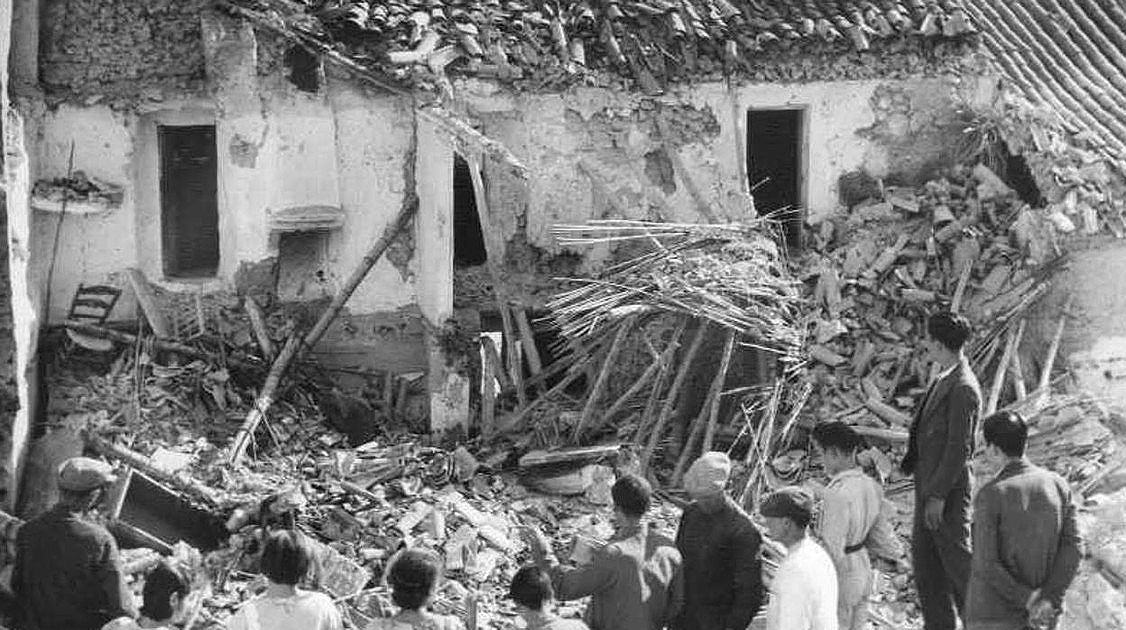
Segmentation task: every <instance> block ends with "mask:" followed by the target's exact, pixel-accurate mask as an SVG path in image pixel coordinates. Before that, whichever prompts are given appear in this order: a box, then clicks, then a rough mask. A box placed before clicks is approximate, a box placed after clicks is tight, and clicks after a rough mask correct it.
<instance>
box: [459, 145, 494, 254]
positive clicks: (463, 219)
mask: <svg viewBox="0 0 1126 630" xmlns="http://www.w3.org/2000/svg"><path fill="white" fill-rule="evenodd" d="M487 259H488V253H487V250H486V249H485V235H484V233H483V232H482V231H481V217H479V216H478V215H477V196H476V195H475V194H474V192H473V176H472V175H471V174H470V172H469V162H467V161H466V160H465V159H464V158H462V157H461V156H460V155H454V266H455V267H476V266H477V265H483V264H485V261H486V260H487Z"/></svg>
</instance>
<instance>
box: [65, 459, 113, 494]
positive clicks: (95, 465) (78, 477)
mask: <svg viewBox="0 0 1126 630" xmlns="http://www.w3.org/2000/svg"><path fill="white" fill-rule="evenodd" d="M116 480H117V475H115V474H113V466H110V465H109V464H107V463H105V462H102V461H98V460H96V459H91V458H89V457H71V458H70V459H68V460H66V461H65V462H63V463H62V465H61V466H59V489H60V490H68V491H70V492H87V491H89V490H93V489H94V488H100V487H102V486H104V485H106V484H110V483H113V482H114V481H116Z"/></svg>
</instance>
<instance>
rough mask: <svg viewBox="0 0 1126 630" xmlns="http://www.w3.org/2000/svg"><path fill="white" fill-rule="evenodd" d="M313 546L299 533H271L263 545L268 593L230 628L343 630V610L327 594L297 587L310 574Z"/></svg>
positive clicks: (250, 603) (245, 609)
mask: <svg viewBox="0 0 1126 630" xmlns="http://www.w3.org/2000/svg"><path fill="white" fill-rule="evenodd" d="M313 553H314V552H313V547H312V545H311V544H310V543H309V540H308V539H307V538H306V537H305V535H304V534H302V533H301V532H299V531H296V530H292V529H281V530H276V531H273V532H271V533H270V534H269V535H268V536H267V537H266V542H265V544H263V546H262V558H261V567H262V575H264V576H265V577H266V581H267V585H266V591H265V593H263V594H261V595H259V596H258V597H255V598H254V599H252V600H250V601H248V602H246V603H245V604H243V606H242V608H240V609H239V611H238V612H237V613H235V616H234V617H232V618H231V620H230V622H229V623H228V625H227V627H228V628H230V630H340V629H341V628H343V621H342V620H341V617H340V611H338V610H337V609H336V606H335V605H334V604H333V603H332V599H330V598H329V597H328V596H327V595H325V594H324V593H317V592H314V591H306V590H304V589H301V588H298V587H297V584H298V583H300V582H301V580H302V579H304V578H305V576H306V575H307V574H308V573H309V568H310V566H311V565H312V563H313Z"/></svg>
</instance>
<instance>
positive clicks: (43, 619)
mask: <svg viewBox="0 0 1126 630" xmlns="http://www.w3.org/2000/svg"><path fill="white" fill-rule="evenodd" d="M115 479H116V477H115V476H114V475H113V469H112V468H111V467H110V465H109V464H106V463H104V462H100V461H98V460H95V459H90V458H88V457H73V458H71V459H68V460H66V461H65V462H63V463H62V465H61V466H60V467H59V475H58V485H59V501H58V503H56V504H55V506H54V507H52V508H51V509H50V510H49V511H47V512H46V513H44V514H42V515H41V516H39V517H36V518H34V519H32V520H30V521H28V522H27V524H25V525H24V526H23V527H22V528H21V529H20V532H19V535H18V536H17V538H16V565H15V568H14V570H13V572H12V590H13V591H14V592H15V595H16V599H17V600H18V601H19V602H20V604H21V606H22V616H23V627H24V628H27V629H29V630H54V629H57V628H58V629H61V628H66V629H67V630H95V629H97V628H101V627H102V626H103V625H105V624H106V623H107V622H109V621H111V620H113V619H116V618H118V617H134V616H136V615H135V611H134V604H133V597H132V595H131V594H130V593H129V590H128V589H127V588H126V586H125V576H124V574H123V572H122V569H121V561H120V559H119V557H118V552H117V543H115V542H114V540H113V536H111V535H110V533H109V532H108V531H106V529H105V528H104V527H102V526H100V525H97V524H95V523H93V522H91V521H89V520H87V518H86V515H87V513H88V512H89V511H90V510H92V509H93V508H94V506H95V505H97V504H98V502H99V501H100V500H101V498H102V494H103V492H104V490H105V488H106V487H107V486H108V485H109V484H111V483H113V482H114V481H115Z"/></svg>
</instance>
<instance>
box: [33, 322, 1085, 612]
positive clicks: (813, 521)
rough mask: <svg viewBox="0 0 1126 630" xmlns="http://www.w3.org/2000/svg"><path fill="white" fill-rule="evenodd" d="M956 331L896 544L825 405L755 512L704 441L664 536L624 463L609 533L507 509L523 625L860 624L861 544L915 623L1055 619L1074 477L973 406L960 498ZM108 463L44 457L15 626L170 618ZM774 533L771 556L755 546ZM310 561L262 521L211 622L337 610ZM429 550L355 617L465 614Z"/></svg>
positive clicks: (938, 350) (513, 587) (185, 592)
mask: <svg viewBox="0 0 1126 630" xmlns="http://www.w3.org/2000/svg"><path fill="white" fill-rule="evenodd" d="M970 332H971V331H970V329H969V325H968V323H967V322H966V320H965V319H964V318H962V317H959V316H957V315H954V314H950V313H938V314H936V315H934V316H932V317H931V318H930V320H929V322H928V341H927V352H928V355H929V357H930V359H931V360H932V361H933V363H934V364H936V365H937V366H938V368H939V373H938V375H937V378H935V379H934V380H933V381H932V382H931V383H930V385H929V387H928V389H927V393H926V395H925V396H924V398H923V400H922V402H921V404H920V406H919V408H918V409H917V411H916V414H915V418H914V422H913V424H912V426H911V431H910V440H909V445H908V451H907V455H906V457H905V459H904V461H903V462H902V464H901V470H902V472H903V473H904V474H905V475H910V476H912V477H913V478H914V484H915V518H914V521H913V528H912V533H911V552H910V554H905V553H904V551H903V547H902V545H901V544H900V541H899V540H898V539H897V537H896V534H895V532H894V531H893V530H892V528H891V526H890V524H889V522H888V518H887V515H886V507H885V506H886V501H885V500H884V496H883V490H882V486H881V484H880V482H879V481H878V480H877V479H876V478H874V476H873V475H870V474H868V473H867V472H866V471H865V470H864V469H863V468H862V466H861V462H860V460H859V459H858V454H859V453H860V452H861V449H862V448H863V446H864V444H863V442H864V441H863V439H862V438H861V437H860V435H859V434H858V433H857V431H856V430H855V429H854V428H853V427H850V426H848V425H846V424H843V423H840V422H824V423H821V424H818V425H816V426H815V427H814V428H813V430H812V432H811V437H812V443H813V447H814V448H815V449H816V451H817V452H818V454H819V455H820V460H821V462H822V465H823V467H824V472H825V474H826V475H827V477H828V483H827V485H826V486H825V487H824V490H823V492H821V493H820V495H819V496H818V497H815V496H814V495H813V494H811V493H810V492H809V491H808V490H806V489H805V488H802V487H796V486H791V487H785V488H780V489H778V490H776V491H774V492H772V493H770V494H769V495H767V496H765V497H764V498H763V499H762V500H761V502H760V503H759V505H758V506H757V512H758V516H759V522H756V521H755V520H754V519H752V517H751V516H750V515H748V514H747V512H745V511H744V509H743V508H742V507H741V506H740V505H738V504H737V503H736V502H735V501H734V500H733V499H732V498H731V497H730V496H729V495H728V494H727V492H726V488H727V485H728V481H729V478H730V476H731V472H732V471H731V469H732V465H731V460H730V459H729V458H728V456H727V455H726V454H724V453H719V452H709V453H705V454H703V455H702V456H701V457H700V458H699V459H697V460H696V461H695V462H694V463H693V464H692V466H691V467H690V468H689V470H688V472H687V474H686V476H685V490H686V491H687V493H688V496H689V498H690V499H691V503H690V504H689V505H688V506H687V507H686V508H685V509H684V512H683V514H682V516H681V520H680V524H679V527H678V528H677V532H676V536H675V538H669V537H667V536H665V535H664V534H662V533H660V532H659V531H657V530H656V528H654V527H651V526H650V524H649V523H648V521H647V519H646V513H647V512H648V511H649V508H650V502H651V499H652V488H651V486H650V484H649V482H648V481H646V480H645V479H644V478H642V477H639V476H637V475H634V474H623V475H621V476H620V477H619V478H618V479H617V481H616V483H614V485H613V487H612V491H611V495H612V498H613V523H614V529H615V533H614V535H613V537H612V538H611V539H610V540H609V541H607V543H606V544H605V545H604V546H603V547H601V548H599V549H597V550H596V551H595V552H594V553H593V555H592V557H591V558H590V559H589V561H587V562H583V563H581V564H579V565H578V566H565V565H563V564H561V563H560V562H559V561H558V560H557V559H556V557H555V555H554V553H553V550H552V545H551V544H550V541H549V540H548V539H547V537H546V536H545V535H544V534H543V532H541V531H539V530H537V529H535V528H530V527H524V528H522V530H521V534H522V538H523V540H524V542H525V543H526V544H527V547H528V550H529V552H530V562H529V563H528V564H527V565H526V566H523V567H522V568H520V569H519V570H518V571H517V572H516V574H515V576H514V577H513V578H512V581H511V584H510V586H509V589H508V596H509V597H510V598H511V599H512V601H513V602H514V604H515V606H516V608H517V611H518V612H519V616H520V618H521V619H522V622H521V624H520V625H521V626H522V627H526V628H529V629H531V630H581V629H584V628H590V629H593V630H661V629H662V628H670V629H673V630H745V629H747V628H766V629H767V630H837V629H838V628H840V629H847V630H861V629H863V628H866V627H868V624H869V616H870V615H869V611H868V601H869V599H870V596H871V595H872V593H873V590H874V576H875V573H876V572H875V570H874V565H873V563H874V562H875V563H881V562H882V563H893V564H897V565H898V566H899V568H900V569H904V568H907V567H911V568H912V570H913V572H914V577H915V584H916V587H917V591H918V595H919V603H920V608H921V610H922V615H923V620H924V624H925V628H926V630H954V628H956V627H957V625H958V620H959V619H960V620H961V625H962V627H964V628H965V629H966V630H1028V629H1029V628H1036V629H1044V628H1052V627H1054V625H1055V624H1056V623H1057V619H1058V616H1059V612H1060V608H1061V602H1062V599H1063V595H1064V592H1065V591H1066V589H1067V587H1068V585H1069V584H1070V582H1071V580H1072V579H1073V577H1074V575H1075V572H1076V569H1077V566H1078V562H1079V558H1080V539H1079V535H1078V532H1077V529H1076V522H1075V507H1074V505H1073V503H1072V498H1071V492H1070V490H1069V488H1068V486H1067V484H1066V483H1065V482H1064V481H1063V480H1062V479H1061V478H1060V477H1059V476H1057V475H1055V474H1053V473H1051V472H1048V471H1046V470H1043V469H1041V468H1039V467H1037V466H1035V465H1034V464H1032V463H1031V462H1029V461H1028V460H1027V459H1026V458H1025V456H1024V453H1025V445H1026V443H1027V439H1028V425H1027V423H1026V422H1025V420H1024V418H1022V417H1021V416H1020V415H1018V414H1016V413H1012V412H1008V411H1003V412H1000V413H997V414H994V415H991V416H989V417H987V418H985V419H984V420H982V421H981V422H980V425H981V427H980V433H981V436H982V440H981V441H982V446H983V449H984V455H985V456H986V457H987V458H989V459H991V460H992V461H994V462H996V463H997V464H998V465H999V468H1000V472H999V473H998V474H997V475H996V476H995V477H994V478H993V479H992V480H990V481H989V482H988V483H986V484H985V485H984V486H983V487H982V488H981V489H980V490H979V491H978V492H977V495H976V497H975V498H974V499H973V511H972V515H971V493H970V479H971V470H970V460H971V458H972V457H973V455H974V447H975V442H976V439H975V436H976V434H977V433H978V425H979V422H978V416H979V414H980V408H981V396H980V388H979V387H978V383H977V380H976V378H975V377H974V375H973V372H972V370H971V369H970V367H969V364H968V362H967V361H966V357H965V355H964V353H963V351H962V348H963V346H964V345H965V342H966V340H967V339H968V338H969V336H970ZM113 479H114V475H113V471H112V468H111V467H110V466H109V465H108V464H105V463H103V462H99V461H97V460H93V459H88V458H75V459H72V460H68V461H67V462H66V463H64V464H63V466H62V467H61V468H60V470H59V479H58V482H59V483H58V485H59V489H60V501H59V503H58V504H57V505H56V506H55V507H54V508H53V509H52V510H50V511H49V512H47V513H46V514H44V515H42V516H40V517H37V518H35V519H33V520H31V521H29V522H28V523H27V524H26V525H24V526H23V527H22V528H21V530H20V533H19V536H18V539H17V552H16V566H15V570H14V573H13V590H14V592H15V594H16V598H17V602H18V603H19V605H20V608H21V612H22V625H23V627H24V628H26V629H27V630H56V629H58V630H64V629H65V630H98V629H101V628H105V629H108V630H133V629H136V628H162V627H172V626H174V625H175V624H176V623H178V622H179V621H180V619H181V618H182V616H183V615H184V612H185V610H186V609H187V608H188V605H187V602H188V601H189V600H190V599H191V588H192V585H191V581H190V579H189V577H188V576H186V575H184V574H183V572H182V571H181V570H180V569H178V568H177V567H176V566H174V565H173V564H170V563H164V564H161V565H160V566H158V567H157V568H156V569H154V570H153V571H151V572H150V573H149V574H148V575H147V576H146V577H145V582H144V592H143V596H144V602H143V605H142V606H141V607H140V610H138V611H135V610H133V602H132V595H131V593H129V592H128V590H127V589H126V587H125V580H124V576H123V575H122V570H121V566H120V561H119V558H118V551H117V547H116V545H115V543H114V540H113V538H112V537H111V536H110V534H109V533H108V532H107V531H106V530H105V529H103V528H102V527H100V526H98V525H96V524H94V523H92V522H91V521H89V520H87V519H86V518H85V514H86V513H87V512H88V511H89V510H90V509H92V508H93V506H94V505H96V504H97V502H98V500H99V498H100V494H101V493H102V492H103V490H104V489H105V487H106V486H107V484H109V483H111V482H112V481H113ZM763 532H765V536H766V538H764V535H763ZM768 539H769V540H771V541H774V542H773V546H772V544H770V543H768V542H767V540H768ZM773 549H778V556H777V557H778V562H777V563H776V564H777V566H774V565H775V563H774V562H764V557H767V556H771V555H772V553H773V552H772V551H771V550H773ZM908 558H909V559H908ZM313 563H314V554H313V551H312V547H311V545H310V541H308V540H307V539H306V538H305V537H304V535H303V534H301V533H300V532H298V531H296V530H294V529H292V528H288V529H287V528H278V529H274V530H272V531H269V532H267V533H266V535H265V538H264V543H263V545H262V548H261V554H260V558H259V566H260V569H261V573H262V575H263V576H264V578H265V589H264V590H263V591H262V592H261V593H259V594H257V595H256V596H255V597H254V598H252V599H251V600H250V601H248V602H246V603H245V604H244V605H242V607H241V608H240V609H239V610H238V611H237V613H236V614H235V615H234V616H233V617H232V619H231V620H230V622H229V624H228V627H229V628H231V629H232V630H259V629H262V630H290V629H293V630H334V629H337V628H341V627H342V626H343V620H342V619H341V616H340V612H339V610H338V608H337V605H336V602H334V601H333V600H332V599H330V598H329V597H328V596H327V595H324V594H322V593H319V592H315V591H310V590H305V589H302V588H299V587H298V585H299V584H301V583H302V582H303V580H304V579H305V578H306V577H307V575H308V574H309V572H310V569H311V566H312V565H313ZM442 567H443V563H442V561H441V559H440V558H439V556H438V555H436V554H435V553H433V552H432V551H428V550H426V549H423V548H406V549H403V550H400V551H399V552H398V553H397V554H396V555H395V556H394V557H393V558H392V559H391V561H390V562H389V565H388V568H387V570H386V575H385V576H384V577H385V579H386V582H387V584H388V585H389V586H390V588H391V591H392V596H393V600H394V604H395V606H396V610H397V612H395V614H394V615H393V616H389V617H382V618H377V619H375V620H373V621H371V622H370V624H369V625H368V630H457V629H460V628H463V627H464V621H463V620H461V619H458V618H456V617H452V616H443V615H439V614H435V613H433V612H431V611H430V604H431V603H432V600H433V598H434V597H435V593H436V592H437V589H438V587H439V585H440V582H441V580H442ZM585 597H589V598H590V600H589V604H588V605H587V607H586V611H585V614H584V616H583V619H582V621H579V620H576V619H562V618H560V617H559V616H558V615H556V614H555V612H554V607H553V601H554V600H555V599H556V598H558V599H561V600H573V599H580V598H585Z"/></svg>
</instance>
